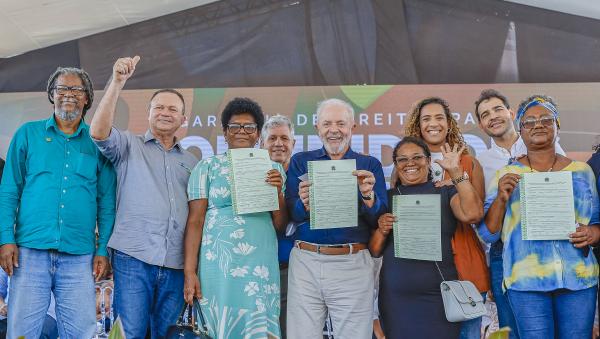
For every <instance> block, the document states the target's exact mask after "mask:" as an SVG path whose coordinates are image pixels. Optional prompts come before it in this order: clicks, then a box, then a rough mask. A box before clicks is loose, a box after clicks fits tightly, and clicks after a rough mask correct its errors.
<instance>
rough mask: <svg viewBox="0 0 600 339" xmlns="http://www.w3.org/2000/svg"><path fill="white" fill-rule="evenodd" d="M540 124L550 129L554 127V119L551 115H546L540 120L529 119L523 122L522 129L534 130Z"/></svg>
mask: <svg viewBox="0 0 600 339" xmlns="http://www.w3.org/2000/svg"><path fill="white" fill-rule="evenodd" d="M538 122H539V123H540V125H542V126H544V127H550V126H552V125H554V117H553V116H551V115H545V116H543V117H541V118H539V119H536V118H527V119H525V120H521V127H523V128H525V129H532V128H534V127H535V125H537V123H538Z"/></svg>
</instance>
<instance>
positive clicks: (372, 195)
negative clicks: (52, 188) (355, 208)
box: [360, 191, 375, 200]
mask: <svg viewBox="0 0 600 339" xmlns="http://www.w3.org/2000/svg"><path fill="white" fill-rule="evenodd" d="M360 196H361V197H362V198H363V200H371V199H373V198H374V196H375V194H374V193H373V191H371V193H369V195H368V196H366V197H365V196H364V195H362V193H361V194H360Z"/></svg>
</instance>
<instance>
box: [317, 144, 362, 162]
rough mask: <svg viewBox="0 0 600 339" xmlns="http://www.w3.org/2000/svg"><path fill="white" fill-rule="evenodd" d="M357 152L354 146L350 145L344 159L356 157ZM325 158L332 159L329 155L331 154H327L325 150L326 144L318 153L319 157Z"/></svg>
mask: <svg viewBox="0 0 600 339" xmlns="http://www.w3.org/2000/svg"><path fill="white" fill-rule="evenodd" d="M355 154H356V152H354V151H353V150H352V148H350V147H348V150H347V151H346V153H344V156H343V157H342V159H354V158H355V157H356V156H355ZM323 158H325V159H331V157H330V156H329V154H327V151H326V150H325V146H323V147H321V149H320V150H319V152H318V153H317V159H323Z"/></svg>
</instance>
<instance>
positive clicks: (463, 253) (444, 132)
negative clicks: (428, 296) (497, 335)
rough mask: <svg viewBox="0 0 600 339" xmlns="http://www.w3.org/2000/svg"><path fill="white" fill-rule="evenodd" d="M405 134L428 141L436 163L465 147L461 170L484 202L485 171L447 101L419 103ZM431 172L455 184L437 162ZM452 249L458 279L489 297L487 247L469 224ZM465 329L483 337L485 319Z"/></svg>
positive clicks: (471, 337)
mask: <svg viewBox="0 0 600 339" xmlns="http://www.w3.org/2000/svg"><path fill="white" fill-rule="evenodd" d="M404 134H405V135H406V136H413V137H417V138H420V139H422V140H423V141H425V143H426V144H427V146H428V147H429V149H430V150H431V159H432V160H437V159H441V158H442V151H441V149H442V147H443V146H444V145H445V144H446V143H448V144H449V145H450V147H454V146H456V147H458V148H462V149H463V152H461V156H460V167H461V169H462V170H463V173H465V174H466V177H467V179H468V180H469V182H470V183H471V184H472V185H473V187H474V188H475V191H476V192H477V194H478V195H479V197H480V198H479V199H480V200H481V201H482V203H483V198H484V196H485V193H484V192H485V190H484V178H483V169H482V168H481V165H480V164H479V162H478V161H477V159H475V158H474V157H473V156H471V154H469V152H468V151H467V149H466V143H465V140H464V138H463V135H462V133H461V131H460V129H459V128H458V124H457V123H456V120H455V119H454V118H453V117H452V114H451V113H450V107H449V106H448V103H447V102H446V101H445V100H444V99H442V98H439V97H430V98H425V99H422V100H420V101H418V102H417V103H416V104H415V105H414V106H413V108H412V110H411V113H410V116H409V118H408V123H407V125H406V127H405V130H404ZM431 173H432V176H433V181H434V182H435V183H436V185H437V186H441V185H452V181H451V178H452V177H451V176H450V173H449V172H448V171H445V170H444V169H443V168H442V167H441V166H440V165H438V164H437V163H436V162H435V161H432V162H431ZM477 222H479V220H477ZM452 250H453V252H454V264H455V265H456V269H457V271H458V277H459V278H460V279H461V280H468V281H470V282H472V283H473V284H475V286H476V287H477V289H478V290H479V292H481V293H482V295H483V296H485V294H486V292H487V291H488V290H489V289H490V279H489V271H488V267H487V262H486V258H485V253H484V251H483V247H482V245H481V243H480V241H479V239H478V238H477V234H476V232H475V230H474V229H473V227H472V226H471V225H470V224H469V223H458V225H457V227H456V232H455V233H454V236H453V237H452ZM461 326H462V327H461V334H460V338H461V339H479V338H480V337H481V317H479V318H475V319H471V320H467V321H464V322H463V323H462V324H461Z"/></svg>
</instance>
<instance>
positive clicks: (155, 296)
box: [90, 57, 198, 339]
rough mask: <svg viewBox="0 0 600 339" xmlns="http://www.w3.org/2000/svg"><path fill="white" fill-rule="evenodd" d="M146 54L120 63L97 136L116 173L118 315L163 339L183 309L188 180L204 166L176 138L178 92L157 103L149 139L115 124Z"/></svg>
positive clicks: (128, 325)
mask: <svg viewBox="0 0 600 339" xmlns="http://www.w3.org/2000/svg"><path fill="white" fill-rule="evenodd" d="M139 60H140V58H139V57H134V58H121V59H118V60H117V61H116V62H115V64H114V66H113V74H112V78H111V80H110V83H109V85H108V87H107V88H106V91H105V93H104V97H103V98H102V100H101V101H100V104H99V105H98V108H97V110H96V112H95V114H94V119H93V120H92V124H91V127H90V132H91V135H92V137H93V138H94V141H95V142H96V145H97V146H98V148H99V149H100V151H101V152H102V153H103V154H104V155H105V156H106V157H107V158H108V159H110V161H111V162H112V163H113V164H114V166H115V170H116V172H117V187H118V193H117V215H116V220H115V230H114V233H113V235H112V237H111V238H110V241H109V242H108V246H109V247H110V248H111V249H113V250H114V251H113V258H112V260H113V261H112V265H113V273H114V279H115V294H114V311H115V317H117V316H118V317H120V318H121V322H122V323H123V329H124V331H125V335H126V336H127V338H128V339H135V338H144V336H145V334H146V330H147V328H148V327H149V328H150V333H151V336H152V338H162V337H164V336H165V334H166V332H167V328H168V326H169V325H171V324H174V323H175V322H176V320H177V316H178V314H179V311H180V310H181V308H182V307H183V303H184V302H183V293H182V292H181V291H182V290H183V232H184V230H185V224H186V221H187V215H188V203H187V183H188V179H189V176H190V172H191V169H192V168H194V166H195V165H196V163H197V162H198V161H197V160H196V158H195V157H194V156H193V155H192V154H191V153H190V152H188V151H186V150H185V149H183V147H182V146H181V144H180V143H179V140H177V138H176V136H175V133H176V132H177V130H178V129H179V127H181V125H182V123H183V122H184V121H185V102H184V100H183V96H182V95H181V93H179V92H177V91H176V90H173V89H163V90H158V91H156V92H155V93H154V94H153V95H152V97H151V98H150V104H149V107H148V120H149V122H150V128H149V129H148V130H147V131H146V133H144V134H143V135H135V134H133V133H131V132H129V131H121V130H119V129H117V128H115V127H113V121H114V116H115V113H116V105H117V99H118V97H119V95H120V93H121V90H122V89H123V86H125V82H126V81H127V79H129V77H131V76H132V75H133V72H134V70H135V67H136V65H137V63H138V61H139Z"/></svg>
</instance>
